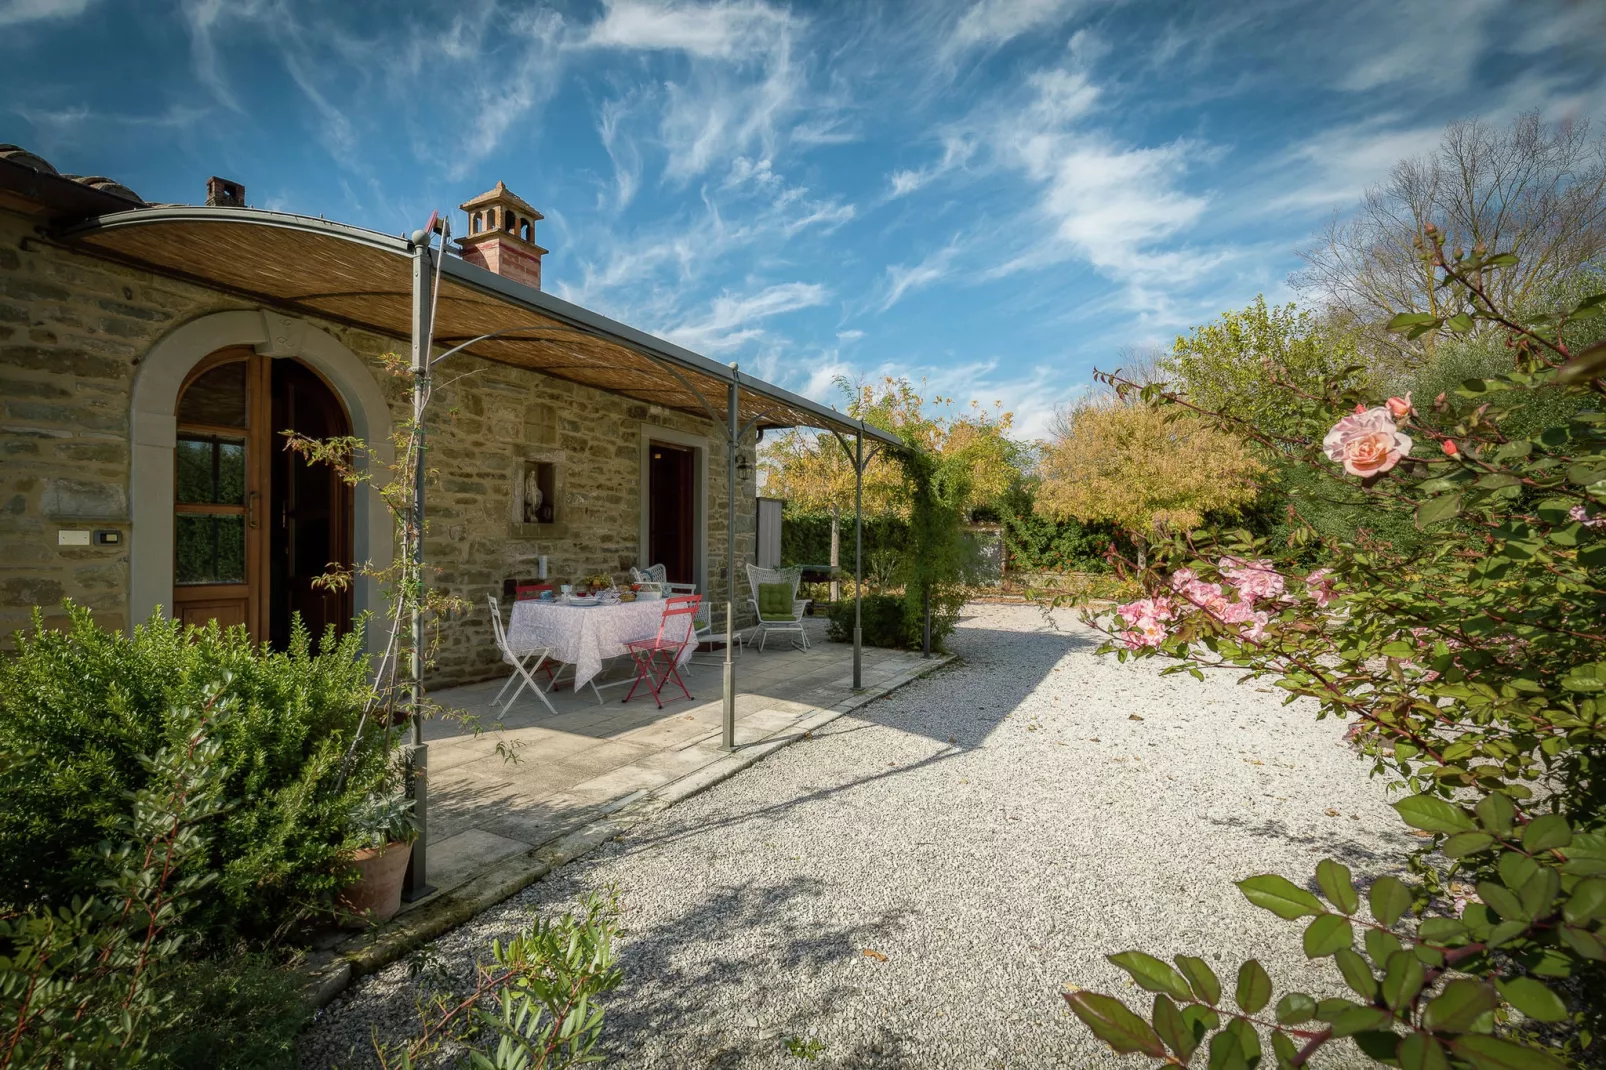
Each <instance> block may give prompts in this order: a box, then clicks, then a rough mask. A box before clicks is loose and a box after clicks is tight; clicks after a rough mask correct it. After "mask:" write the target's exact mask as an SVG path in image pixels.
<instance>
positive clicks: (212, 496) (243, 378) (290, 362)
mask: <svg viewBox="0 0 1606 1070" xmlns="http://www.w3.org/2000/svg"><path fill="white" fill-rule="evenodd" d="M176 417H177V428H176V430H177V440H176V443H175V449H174V456H173V463H174V479H173V488H174V494H173V602H172V605H173V613H174V615H175V616H176V617H178V618H179V619H181V620H183V621H184V622H185V623H191V624H202V623H205V622H206V621H208V620H212V619H216V620H217V621H218V622H219V623H221V624H223V625H225V626H229V625H234V624H244V625H245V626H246V628H247V629H248V630H249V631H250V633H251V636H252V638H254V639H256V640H258V641H263V640H266V641H270V642H272V643H273V645H275V646H277V647H280V648H282V647H283V646H284V645H285V644H286V643H287V642H288V640H289V637H290V627H291V619H292V615H293V614H300V616H301V618H302V620H303V621H304V622H305V624H306V626H307V628H308V630H309V631H311V632H312V634H313V635H314V636H315V637H317V636H321V635H322V634H323V632H324V630H325V629H326V628H327V627H328V626H329V625H331V624H332V625H334V627H335V628H336V630H337V631H339V632H341V633H344V632H345V631H347V630H348V629H349V628H350V625H351V598H350V592H349V589H348V590H338V591H332V590H326V589H323V588H320V587H318V586H316V585H315V584H314V580H315V579H316V578H317V577H318V576H320V575H323V574H324V573H325V572H326V571H327V570H328V569H329V568H330V567H331V565H334V566H340V567H346V568H349V567H350V565H351V561H352V529H353V523H352V519H353V518H352V494H351V488H350V487H348V486H346V485H345V483H343V482H342V481H341V480H340V479H339V478H338V477H336V476H335V474H334V472H333V471H332V470H331V469H330V468H328V467H327V466H325V465H309V464H307V463H306V461H304V460H303V459H302V458H301V457H300V456H298V455H296V454H293V453H291V452H289V451H287V450H285V449H284V435H283V432H285V431H298V432H301V433H302V434H306V435H310V436H314V437H318V438H326V437H330V436H335V435H348V434H350V433H351V420H350V417H349V415H348V414H347V412H346V410H345V407H344V406H343V405H342V404H341V401H340V398H339V396H338V395H337V394H336V393H335V392H334V390H332V389H331V388H330V386H329V384H328V383H327V382H325V381H324V379H323V378H322V377H321V376H320V375H319V374H318V373H317V372H316V371H314V370H313V369H312V368H310V367H309V366H307V365H306V364H304V363H302V362H301V361H299V360H296V359H294V358H280V359H273V358H270V357H267V356H264V355H262V354H260V353H257V352H256V351H255V350H254V349H252V348H249V347H245V346H233V347H229V348H226V349H222V350H219V351H217V352H215V353H213V354H211V355H210V356H208V357H206V358H204V359H203V360H201V361H200V362H199V363H197V364H196V365H195V367H194V368H193V369H192V370H191V371H190V373H189V375H188V376H187V377H186V378H185V380H184V383H183V386H182V387H181V388H180V390H179V394H178V401H177V406H176Z"/></svg>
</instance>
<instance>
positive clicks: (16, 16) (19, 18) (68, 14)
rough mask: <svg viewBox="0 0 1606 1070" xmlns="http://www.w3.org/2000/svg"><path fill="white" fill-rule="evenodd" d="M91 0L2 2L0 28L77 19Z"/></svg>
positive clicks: (0, 3)
mask: <svg viewBox="0 0 1606 1070" xmlns="http://www.w3.org/2000/svg"><path fill="white" fill-rule="evenodd" d="M89 3H90V0H0V26H20V25H21V24H22V23H25V22H39V21H42V20H44V19H75V18H77V17H78V16H79V15H82V14H83V13H84V11H85V10H86V9H87V8H88V7H89Z"/></svg>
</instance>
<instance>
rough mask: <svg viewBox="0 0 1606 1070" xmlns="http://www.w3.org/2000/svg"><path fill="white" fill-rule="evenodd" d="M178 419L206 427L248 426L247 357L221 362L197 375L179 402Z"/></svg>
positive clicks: (181, 421) (180, 421) (242, 427)
mask: <svg viewBox="0 0 1606 1070" xmlns="http://www.w3.org/2000/svg"><path fill="white" fill-rule="evenodd" d="M178 422H179V423H181V424H199V425H201V426H203V427H238V428H241V429H242V430H243V429H244V427H245V361H243V360H236V361H231V362H230V363H228V364H219V365H218V366H217V367H216V368H213V369H212V370H211V371H209V372H205V373H203V374H202V375H200V376H197V377H196V379H195V381H194V382H192V383H190V385H189V386H187V387H185V389H184V396H183V397H182V398H181V399H179V403H178Z"/></svg>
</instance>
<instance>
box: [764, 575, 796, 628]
mask: <svg viewBox="0 0 1606 1070" xmlns="http://www.w3.org/2000/svg"><path fill="white" fill-rule="evenodd" d="M758 615H759V616H760V617H762V618H764V619H765V620H794V621H795V620H797V617H795V616H793V614H792V585H791V584H790V583H761V584H759V585H758Z"/></svg>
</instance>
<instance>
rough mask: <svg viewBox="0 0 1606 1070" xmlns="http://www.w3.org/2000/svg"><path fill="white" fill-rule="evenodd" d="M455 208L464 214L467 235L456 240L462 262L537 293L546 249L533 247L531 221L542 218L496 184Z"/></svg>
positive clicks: (532, 222) (533, 236) (505, 188)
mask: <svg viewBox="0 0 1606 1070" xmlns="http://www.w3.org/2000/svg"><path fill="white" fill-rule="evenodd" d="M458 207H459V208H461V209H462V210H463V211H465V212H467V213H468V235H467V236H466V237H462V238H458V239H457V244H458V245H459V246H460V247H461V249H462V253H463V259H464V260H467V261H468V262H469V263H470V264H478V265H479V266H480V267H482V268H486V269H488V270H490V271H494V272H496V273H497V274H498V275H501V276H502V277H503V278H506V279H512V280H513V281H514V282H520V283H523V284H524V285H526V286H533V287H535V288H536V289H537V290H539V289H540V288H541V257H542V256H544V255H546V250H545V249H543V248H541V247H540V246H539V245H537V244H535V222H536V220H538V219H543V218H545V217H544V216H542V215H541V213H540V212H537V211H536V210H535V209H534V208H531V207H530V206H529V205H528V204H525V203H524V201H522V200H520V199H519V198H518V197H517V196H515V195H514V194H513V193H511V192H509V191H508V188H507V187H506V186H505V185H503V184H502V183H500V182H498V183H497V184H496V188H495V189H493V190H491V191H489V192H488V193H482V194H480V195H479V196H478V197H475V198H473V199H472V200H468V201H464V202H463V203H462V204H460V205H458Z"/></svg>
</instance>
